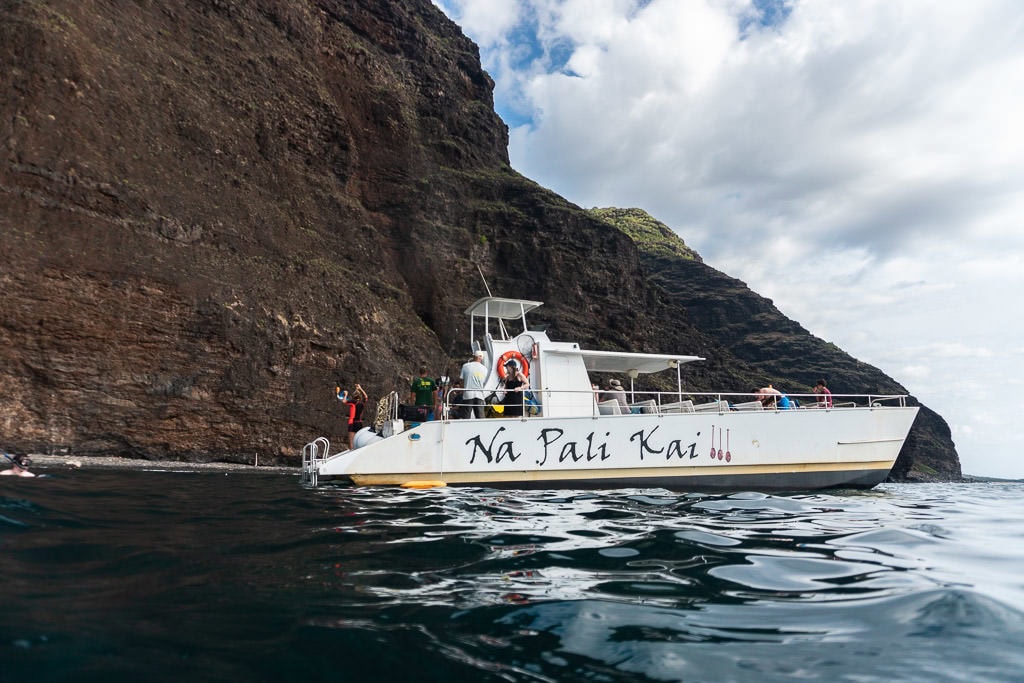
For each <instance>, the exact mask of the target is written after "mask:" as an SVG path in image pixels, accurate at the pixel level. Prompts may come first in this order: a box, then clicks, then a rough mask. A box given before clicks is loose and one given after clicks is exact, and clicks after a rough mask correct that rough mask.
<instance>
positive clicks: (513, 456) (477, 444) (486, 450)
mask: <svg viewBox="0 0 1024 683" xmlns="http://www.w3.org/2000/svg"><path fill="white" fill-rule="evenodd" d="M503 431H505V428H504V427H499V428H498V431H496V432H494V436H492V437H491V442H490V443H489V444H487V445H486V446H485V445H484V442H483V439H481V438H480V435H479V434H478V435H477V436H474V437H473V438H471V439H467V440H466V445H467V446H468V445H469V444H473V455H471V456H470V457H469V464H471V465H472V464H473V461H475V460H476V454H477V451H480V452H481V453H483V456H484V457H485V458H486V459H487V462H501V459H502V458H503V457H505V458H508V459H509V460H511V461H512V462H515V461H516V460H517V459H518V458H519V456H521V455H522V453H516V452H515V449H513V448H512V442H511V441H502V442H501V444H499V445H498V450H497V451H496V452H495V450H494V441H495V439H497V438H498V435H499V434H501V433H502V432H503ZM492 453H493V454H494V455H492Z"/></svg>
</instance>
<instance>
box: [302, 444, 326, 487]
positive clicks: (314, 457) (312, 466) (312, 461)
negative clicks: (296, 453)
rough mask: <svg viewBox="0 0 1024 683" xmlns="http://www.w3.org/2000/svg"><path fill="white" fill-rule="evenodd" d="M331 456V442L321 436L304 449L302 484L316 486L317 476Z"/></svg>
mask: <svg viewBox="0 0 1024 683" xmlns="http://www.w3.org/2000/svg"><path fill="white" fill-rule="evenodd" d="M330 455H331V442H330V441H328V440H327V437H324V436H320V437H317V438H316V439H313V440H312V441H310V442H309V443H307V444H306V445H305V446H303V447H302V483H303V484H308V485H310V486H316V484H317V474H318V473H319V471H320V465H322V464H323V463H324V462H325V461H326V460H327V458H329V457H330Z"/></svg>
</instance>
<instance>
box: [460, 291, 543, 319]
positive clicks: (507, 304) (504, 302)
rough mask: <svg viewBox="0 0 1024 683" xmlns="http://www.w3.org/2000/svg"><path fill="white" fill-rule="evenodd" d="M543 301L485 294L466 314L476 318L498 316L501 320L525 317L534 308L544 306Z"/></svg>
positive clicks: (471, 305)
mask: <svg viewBox="0 0 1024 683" xmlns="http://www.w3.org/2000/svg"><path fill="white" fill-rule="evenodd" d="M543 305H544V303H543V302H541V301H527V300H526V299H503V298H501V297H497V296H485V297H484V298H482V299H477V300H476V301H474V302H473V303H472V304H470V306H469V308H467V309H466V315H469V316H472V317H474V318H498V319H500V320H516V319H518V318H523V317H524V316H526V314H527V313H529V312H530V311H532V310H533V309H535V308H537V307H539V306H543Z"/></svg>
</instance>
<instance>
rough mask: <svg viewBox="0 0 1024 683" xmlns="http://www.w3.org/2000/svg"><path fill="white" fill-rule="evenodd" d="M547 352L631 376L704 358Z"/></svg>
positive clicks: (593, 368) (564, 350)
mask: <svg viewBox="0 0 1024 683" xmlns="http://www.w3.org/2000/svg"><path fill="white" fill-rule="evenodd" d="M546 352H547V353H550V354H555V355H566V356H579V357H581V358H582V359H583V365H584V366H585V367H586V368H587V371H588V372H622V373H626V374H627V375H629V376H630V377H636V376H637V375H646V374H650V373H653V372H661V371H662V370H668V369H670V368H678V367H679V366H680V365H683V364H684V363H692V362H693V361H699V360H704V359H703V358H701V357H700V356H678V355H671V354H661V353H629V352H627V351H588V350H586V349H580V348H549V349H546Z"/></svg>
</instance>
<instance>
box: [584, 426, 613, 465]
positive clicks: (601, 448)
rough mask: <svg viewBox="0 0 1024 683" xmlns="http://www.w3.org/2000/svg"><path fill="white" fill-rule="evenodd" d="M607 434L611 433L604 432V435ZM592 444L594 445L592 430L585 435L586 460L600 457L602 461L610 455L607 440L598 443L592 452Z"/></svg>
mask: <svg viewBox="0 0 1024 683" xmlns="http://www.w3.org/2000/svg"><path fill="white" fill-rule="evenodd" d="M609 434H611V432H605V433H604V435H605V437H607V436H608V435H609ZM593 446H594V432H590V434H589V435H588V436H587V462H590V461H591V460H594V459H596V458H600V459H601V461H602V462H603V461H605V460H607V459H608V458H610V457H612V456H611V455H610V454H609V453H608V444H607V442H606V443H602V444H600V445H598V447H597V453H595V452H594V448H593Z"/></svg>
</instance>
